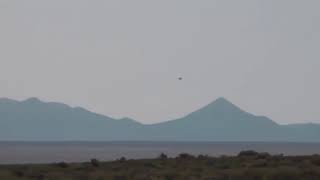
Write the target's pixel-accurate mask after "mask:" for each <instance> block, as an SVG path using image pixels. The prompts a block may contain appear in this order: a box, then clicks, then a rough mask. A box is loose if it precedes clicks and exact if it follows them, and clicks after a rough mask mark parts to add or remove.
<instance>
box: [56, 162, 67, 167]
mask: <svg viewBox="0 0 320 180" xmlns="http://www.w3.org/2000/svg"><path fill="white" fill-rule="evenodd" d="M57 165H58V166H59V167H61V168H67V167H69V164H68V163H66V162H59V163H58V164H57Z"/></svg>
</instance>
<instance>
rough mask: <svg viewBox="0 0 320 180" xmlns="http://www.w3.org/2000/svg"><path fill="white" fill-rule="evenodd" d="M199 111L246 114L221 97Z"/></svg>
mask: <svg viewBox="0 0 320 180" xmlns="http://www.w3.org/2000/svg"><path fill="white" fill-rule="evenodd" d="M199 111H210V112H213V111H214V112H221V113H233V112H241V113H243V112H245V111H243V110H242V109H240V108H239V107H237V106H236V105H234V104H233V103H232V102H230V101H229V100H227V99H226V98H224V97H219V98H218V99H216V100H215V101H213V102H212V103H210V104H208V105H207V106H205V107H204V108H202V109H200V110H199Z"/></svg>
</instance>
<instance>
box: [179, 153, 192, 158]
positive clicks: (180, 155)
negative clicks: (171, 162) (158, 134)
mask: <svg viewBox="0 0 320 180" xmlns="http://www.w3.org/2000/svg"><path fill="white" fill-rule="evenodd" d="M178 158H179V159H193V158H194V156H192V155H190V154H188V153H182V154H179V156H178Z"/></svg>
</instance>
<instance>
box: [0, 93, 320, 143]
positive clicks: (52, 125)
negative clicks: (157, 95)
mask: <svg viewBox="0 0 320 180" xmlns="http://www.w3.org/2000/svg"><path fill="white" fill-rule="evenodd" d="M0 140H23V141H65V140H87V141H130V140H145V141H296V142H320V125H318V124H292V125H279V124H277V123H275V122H274V121H272V120H271V119H269V118H267V117H264V116H255V115H253V114H250V113H248V112H245V111H243V110H241V109H240V108H238V107H237V106H235V105H234V104H232V103H231V102H229V101H228V100H226V99H224V98H218V99H217V100H215V101H214V102H212V103H210V104H209V105H207V106H205V107H203V108H201V109H199V110H198V111H195V112H193V113H191V114H189V115H187V116H185V117H183V118H180V119H176V120H171V121H167V122H163V123H158V124H152V125H144V124H141V123H138V122H137V121H135V120H132V119H130V118H123V119H113V118H110V117H107V116H103V115H99V114H96V113H93V112H90V111H88V110H86V109H83V108H79V107H76V108H73V107H70V106H68V105H66V104H62V103H53V102H49V103H46V102H42V101H40V100H39V99H37V98H30V99H27V100H25V101H15V100H11V99H7V98H2V99H0Z"/></svg>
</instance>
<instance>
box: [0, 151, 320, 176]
mask: <svg viewBox="0 0 320 180" xmlns="http://www.w3.org/2000/svg"><path fill="white" fill-rule="evenodd" d="M91 179H92V180H135V179H136V180H198V179H199V180H319V179H320V156H319V155H312V156H284V155H270V154H268V153H258V152H255V151H243V152H240V153H239V154H238V155H237V156H221V157H210V156H207V155H199V156H193V155H191V154H186V153H183V154H180V155H178V156H177V157H175V158H171V157H168V156H167V155H166V154H160V155H159V156H158V157H157V158H155V159H140V160H130V159H126V158H125V157H122V158H120V159H119V160H116V161H112V162H101V161H99V160H97V159H91V161H90V162H87V163H66V162H61V163H55V164H43V165H1V166H0V180H91Z"/></svg>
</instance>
